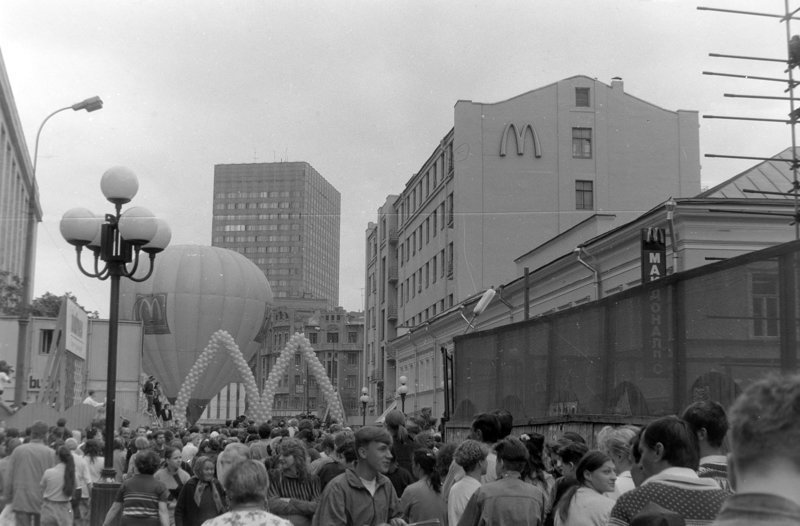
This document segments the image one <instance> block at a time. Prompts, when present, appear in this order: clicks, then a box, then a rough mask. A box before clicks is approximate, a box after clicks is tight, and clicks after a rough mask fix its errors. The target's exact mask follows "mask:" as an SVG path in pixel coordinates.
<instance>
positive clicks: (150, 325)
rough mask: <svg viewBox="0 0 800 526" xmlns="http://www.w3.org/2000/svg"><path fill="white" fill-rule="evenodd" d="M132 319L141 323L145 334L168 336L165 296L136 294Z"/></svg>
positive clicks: (160, 294)
mask: <svg viewBox="0 0 800 526" xmlns="http://www.w3.org/2000/svg"><path fill="white" fill-rule="evenodd" d="M133 319H134V320H136V321H141V322H142V325H143V326H144V333H145V334H169V333H170V330H169V323H168V322H167V294H166V293H164V292H161V293H155V294H137V295H136V301H135V302H134V304H133Z"/></svg>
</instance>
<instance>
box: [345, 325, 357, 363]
mask: <svg viewBox="0 0 800 526" xmlns="http://www.w3.org/2000/svg"><path fill="white" fill-rule="evenodd" d="M350 334H355V333H354V332H351V333H350ZM352 343H355V339H354V340H353V342H352ZM347 365H358V353H357V352H349V353H347Z"/></svg>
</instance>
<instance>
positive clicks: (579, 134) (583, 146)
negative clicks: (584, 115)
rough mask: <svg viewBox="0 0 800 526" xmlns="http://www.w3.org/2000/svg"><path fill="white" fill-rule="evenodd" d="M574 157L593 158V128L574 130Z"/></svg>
mask: <svg viewBox="0 0 800 526" xmlns="http://www.w3.org/2000/svg"><path fill="white" fill-rule="evenodd" d="M572 157H573V158H574V159H591V158H592V129H591V128H572Z"/></svg>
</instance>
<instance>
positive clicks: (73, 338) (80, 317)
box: [65, 299, 89, 360]
mask: <svg viewBox="0 0 800 526" xmlns="http://www.w3.org/2000/svg"><path fill="white" fill-rule="evenodd" d="M65 304H66V307H67V315H66V319H65V321H66V331H65V332H66V340H65V346H66V347H65V348H66V350H68V351H69V352H71V353H72V354H74V355H75V356H77V357H78V358H81V359H82V360H85V359H86V347H87V341H88V338H87V337H88V334H89V316H88V315H87V314H86V313H85V312H84V311H83V309H82V308H80V307H79V306H78V304H77V303H75V302H74V301H72V300H70V299H67V301H66V302H65Z"/></svg>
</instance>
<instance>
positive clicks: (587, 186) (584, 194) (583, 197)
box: [575, 181, 594, 210]
mask: <svg viewBox="0 0 800 526" xmlns="http://www.w3.org/2000/svg"><path fill="white" fill-rule="evenodd" d="M575 210H594V183H593V182H592V181H575Z"/></svg>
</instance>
